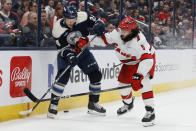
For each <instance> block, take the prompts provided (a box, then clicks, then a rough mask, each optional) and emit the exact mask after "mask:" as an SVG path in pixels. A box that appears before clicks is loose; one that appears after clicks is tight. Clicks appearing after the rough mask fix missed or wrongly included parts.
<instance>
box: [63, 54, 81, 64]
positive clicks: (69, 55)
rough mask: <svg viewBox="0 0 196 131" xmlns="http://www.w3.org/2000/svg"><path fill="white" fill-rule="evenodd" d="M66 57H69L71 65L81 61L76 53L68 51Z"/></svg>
mask: <svg viewBox="0 0 196 131" xmlns="http://www.w3.org/2000/svg"><path fill="white" fill-rule="evenodd" d="M66 58H67V60H68V62H69V64H70V65H71V67H74V66H75V65H77V64H78V63H79V61H78V59H77V57H76V55H75V54H74V53H68V54H67V55H66Z"/></svg>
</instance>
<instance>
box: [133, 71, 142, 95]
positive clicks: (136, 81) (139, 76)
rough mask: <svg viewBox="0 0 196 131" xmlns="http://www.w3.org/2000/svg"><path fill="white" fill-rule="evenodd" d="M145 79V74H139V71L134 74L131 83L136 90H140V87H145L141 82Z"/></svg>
mask: <svg viewBox="0 0 196 131" xmlns="http://www.w3.org/2000/svg"><path fill="white" fill-rule="evenodd" d="M143 79H144V76H143V75H142V74H139V73H135V74H133V76H132V80H133V82H132V83H131V85H132V88H133V90H134V91H138V90H139V89H141V88H142V87H143V85H142V83H141V82H142V80H143Z"/></svg>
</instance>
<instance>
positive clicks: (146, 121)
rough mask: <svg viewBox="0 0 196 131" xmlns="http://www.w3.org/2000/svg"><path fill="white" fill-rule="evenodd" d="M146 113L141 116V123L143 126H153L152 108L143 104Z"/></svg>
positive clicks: (153, 115)
mask: <svg viewBox="0 0 196 131" xmlns="http://www.w3.org/2000/svg"><path fill="white" fill-rule="evenodd" d="M145 109H146V114H145V115H144V117H143V118H142V124H143V126H144V127H148V126H153V125H155V123H154V121H155V113H154V108H152V107H151V106H145Z"/></svg>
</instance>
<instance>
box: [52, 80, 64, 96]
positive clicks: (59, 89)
mask: <svg viewBox="0 0 196 131" xmlns="http://www.w3.org/2000/svg"><path fill="white" fill-rule="evenodd" d="M64 88H65V85H63V84H61V83H55V84H54V86H53V87H52V94H54V95H56V96H62V94H63V91H64Z"/></svg>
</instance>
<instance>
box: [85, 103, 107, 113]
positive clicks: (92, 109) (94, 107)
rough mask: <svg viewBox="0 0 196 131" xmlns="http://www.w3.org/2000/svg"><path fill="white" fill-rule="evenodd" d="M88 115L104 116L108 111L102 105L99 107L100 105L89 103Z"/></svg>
mask: <svg viewBox="0 0 196 131" xmlns="http://www.w3.org/2000/svg"><path fill="white" fill-rule="evenodd" d="M87 113H88V114H93V115H100V116H104V115H105V113H106V110H105V109H104V108H103V107H102V106H101V105H99V104H98V103H94V102H89V103H88V112H87Z"/></svg>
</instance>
